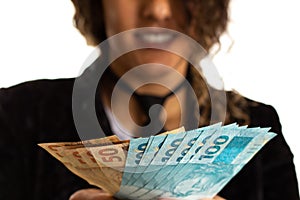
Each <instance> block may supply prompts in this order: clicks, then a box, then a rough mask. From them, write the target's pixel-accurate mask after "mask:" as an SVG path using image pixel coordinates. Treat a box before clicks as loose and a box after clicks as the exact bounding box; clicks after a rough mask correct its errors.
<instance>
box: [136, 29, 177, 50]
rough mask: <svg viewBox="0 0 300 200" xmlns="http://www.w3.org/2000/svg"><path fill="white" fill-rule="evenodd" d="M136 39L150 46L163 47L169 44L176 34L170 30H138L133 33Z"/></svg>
mask: <svg viewBox="0 0 300 200" xmlns="http://www.w3.org/2000/svg"><path fill="white" fill-rule="evenodd" d="M135 38H136V40H137V41H138V42H139V43H141V44H143V45H146V46H147V47H150V48H155V47H157V48H163V47H167V46H168V45H170V44H171V43H172V42H173V41H174V40H175V38H176V35H175V34H174V33H172V32H170V31H159V32H158V31H138V32H136V33H135Z"/></svg>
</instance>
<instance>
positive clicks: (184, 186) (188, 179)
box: [39, 124, 276, 200]
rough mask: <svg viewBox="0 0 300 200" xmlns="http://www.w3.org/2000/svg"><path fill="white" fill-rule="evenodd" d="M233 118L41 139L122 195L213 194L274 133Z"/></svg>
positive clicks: (96, 182)
mask: <svg viewBox="0 0 300 200" xmlns="http://www.w3.org/2000/svg"><path fill="white" fill-rule="evenodd" d="M269 130H270V129H269V128H247V127H246V126H242V127H240V126H238V125H236V124H230V125H226V126H221V124H214V125H211V126H207V127H203V128H199V129H195V130H190V131H184V129H183V128H180V129H177V130H174V131H173V132H168V133H166V134H161V135H156V136H151V137H147V138H136V139H131V140H130V141H120V140H119V139H118V138H117V137H116V136H110V137H107V138H100V139H94V140H89V141H83V142H77V143H74V142H73V143H72V142H71V143H70V142H67V143H44V144H39V145H40V146H41V147H43V148H44V149H46V150H47V151H48V152H49V153H50V154H51V155H53V156H54V157H55V158H57V159H58V160H59V161H61V162H62V163H64V165H65V166H66V167H67V168H68V169H69V170H70V171H72V172H73V173H75V174H76V175H78V176H80V177H81V178H83V179H85V180H87V181H88V182H89V183H90V184H92V185H95V186H98V187H100V188H102V189H104V190H105V191H107V192H109V193H111V194H112V195H114V196H115V197H117V198H118V199H141V200H142V199H145V200H148V199H149V200H150V199H158V198H160V197H173V198H180V199H201V198H212V197H214V196H215V195H217V194H218V192H220V191H221V189H222V188H223V187H224V186H225V185H226V184H227V183H228V182H229V181H230V180H231V179H232V178H233V177H234V176H235V175H236V174H237V173H238V172H239V171H240V170H241V169H242V168H243V166H244V165H245V164H246V163H248V162H249V160H250V159H251V158H252V157H253V156H254V155H255V154H256V153H257V152H258V151H259V150H260V149H261V148H262V147H263V146H264V145H265V144H266V143H267V142H268V141H269V140H271V139H272V138H273V137H274V136H276V134H275V133H272V132H269Z"/></svg>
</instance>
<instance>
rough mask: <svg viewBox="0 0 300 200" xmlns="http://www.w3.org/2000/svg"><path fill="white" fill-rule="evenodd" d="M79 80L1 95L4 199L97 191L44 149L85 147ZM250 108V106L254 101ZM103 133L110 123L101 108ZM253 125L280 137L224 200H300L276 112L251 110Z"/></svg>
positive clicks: (39, 199)
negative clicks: (76, 116)
mask: <svg viewBox="0 0 300 200" xmlns="http://www.w3.org/2000/svg"><path fill="white" fill-rule="evenodd" d="M73 83H74V79H59V80H53V81H50V80H39V81H32V82H27V83H23V84H20V85H17V86H14V87H11V88H9V89H1V90H0V135H1V140H0V160H1V165H0V199H1V200H4V199H6V200H14V199H31V200H47V199H49V200H55V199H59V200H66V199H68V198H69V196H70V195H71V194H72V193H73V192H75V191H76V190H78V189H83V188H88V187H91V186H90V185H89V184H88V183H87V182H85V181H84V180H82V179H81V178H79V177H77V176H76V175H74V174H72V173H71V172H70V171H69V170H68V169H67V168H66V167H64V166H63V164H61V163H60V162H59V161H57V160H56V159H55V158H53V157H52V156H51V155H49V154H48V153H47V152H46V151H44V150H43V149H41V148H40V147H38V146H37V144H38V143H45V142H59V141H61V142H63V141H79V140H80V138H79V136H78V135H77V132H76V128H75V126H74V122H73V116H72V89H73ZM249 102H250V100H249ZM97 105H98V106H97V111H98V117H99V119H100V123H101V127H102V128H103V129H104V131H105V132H106V134H107V135H111V134H112V132H111V129H110V126H109V122H108V120H107V118H106V116H105V112H104V110H103V107H102V105H101V104H100V103H98V104H97ZM250 115H251V125H250V126H260V127H272V130H271V131H273V132H276V133H277V134H278V136H276V137H275V138H274V139H273V140H271V141H270V142H269V143H268V144H267V145H266V146H265V147H264V148H263V149H262V150H261V151H260V152H259V153H258V154H257V155H256V156H255V157H254V158H253V159H252V160H251V161H250V162H249V163H248V164H247V165H246V166H245V167H244V168H243V169H242V170H241V172H240V173H238V175H237V176H236V177H234V178H233V180H232V181H231V182H230V183H229V184H228V185H227V186H226V187H225V188H224V189H223V190H222V192H221V193H220V196H222V197H224V198H227V199H233V200H242V199H243V200H245V199H246V200H247V199H249V200H276V199H280V200H282V199H286V200H297V199H299V197H298V195H299V193H298V185H297V180H296V174H295V169H294V164H293V155H292V153H291V151H290V149H289V147H288V145H287V144H286V142H285V140H284V138H283V136H282V133H281V125H280V122H279V119H278V116H277V113H276V111H275V110H274V108H272V107H271V106H268V105H264V104H258V105H257V106H250Z"/></svg>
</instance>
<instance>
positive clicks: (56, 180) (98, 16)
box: [0, 0, 299, 200]
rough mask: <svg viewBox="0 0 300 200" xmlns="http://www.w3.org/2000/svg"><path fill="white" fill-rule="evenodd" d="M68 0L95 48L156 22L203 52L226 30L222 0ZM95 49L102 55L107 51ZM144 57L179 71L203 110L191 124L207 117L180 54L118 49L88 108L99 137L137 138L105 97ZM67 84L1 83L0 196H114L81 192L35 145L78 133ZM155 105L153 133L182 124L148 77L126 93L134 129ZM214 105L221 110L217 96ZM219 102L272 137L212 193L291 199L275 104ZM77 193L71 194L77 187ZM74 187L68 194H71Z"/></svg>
mask: <svg viewBox="0 0 300 200" xmlns="http://www.w3.org/2000/svg"><path fill="white" fill-rule="evenodd" d="M73 3H74V5H75V8H76V14H75V17H74V19H75V24H76V26H77V28H78V29H79V30H80V31H81V33H82V34H83V35H84V36H85V37H86V39H87V41H88V44H90V45H94V46H95V45H98V44H99V43H100V42H102V41H104V40H105V39H107V38H109V37H111V36H114V35H116V34H118V33H121V32H123V31H127V30H132V29H136V28H142V27H162V28H167V29H172V30H174V31H178V32H181V33H183V34H186V35H188V36H190V37H192V38H193V39H195V40H196V41H198V42H199V43H200V44H201V45H202V46H203V47H204V49H206V50H207V51H209V50H210V48H211V47H212V46H213V45H214V44H216V43H218V41H219V37H220V35H221V34H222V33H223V32H224V31H225V29H226V24H227V20H228V17H227V11H228V3H229V2H228V0H221V1H220V0H211V1H201V0H187V1H183V0H151V1H149V0H147V1H146V0H130V1H120V0H103V1H99V0H85V1H83V0H73ZM144 34H145V35H142V36H141V38H142V40H144V42H146V43H155V44H157V43H159V42H162V41H163V42H166V41H167V42H170V41H169V40H171V39H170V37H168V36H167V34H168V33H164V32H147V33H144ZM126 42H127V41H124V43H123V45H124V46H126V45H127V44H128V43H126ZM167 42H166V43H167ZM171 42H172V41H171ZM154 47H156V46H154ZM102 53H103V55H107V56H110V55H111V53H112V52H102ZM145 63H160V64H162V65H164V66H168V67H169V68H171V70H172V71H176V72H177V73H178V74H180V75H181V76H182V77H186V79H187V80H188V81H189V82H190V84H191V86H192V88H193V90H194V92H195V94H196V97H197V103H198V105H199V109H198V108H197V109H194V111H195V110H197V112H198V111H199V110H200V112H201V117H200V119H199V121H198V122H197V125H198V126H204V125H208V124H209V123H210V119H211V115H212V114H211V113H210V110H211V107H212V106H211V103H210V92H209V89H208V88H207V86H206V83H205V81H204V78H203V77H202V76H201V75H200V74H199V73H198V71H197V70H196V69H195V68H194V67H192V66H190V65H189V64H188V62H187V61H186V60H185V59H183V58H182V57H180V56H178V55H175V54H173V53H170V52H166V51H162V50H158V49H157V48H150V49H142V50H136V51H132V52H129V53H126V54H125V55H122V56H121V57H119V58H118V59H116V60H115V61H114V62H113V63H112V64H111V65H110V67H109V69H108V70H107V71H105V73H104V75H103V76H102V77H101V81H100V84H99V87H98V90H97V93H96V101H95V102H96V104H95V106H96V111H97V117H98V120H99V123H100V124H101V127H102V128H103V130H104V132H105V134H106V135H111V134H118V136H120V137H124V138H128V137H134V136H135V135H129V134H128V132H129V133H132V132H134V127H132V126H131V125H130V124H129V125H128V124H126V120H125V121H124V120H121V123H120V124H116V122H115V121H113V120H112V118H110V116H111V114H113V112H112V109H113V108H112V107H111V106H110V102H111V101H112V99H113V98H112V94H113V89H114V86H115V84H116V83H117V80H119V79H120V78H121V77H122V76H124V75H125V74H126V73H127V72H129V71H130V70H132V69H135V67H136V66H140V65H143V64H145ZM169 68H168V69H169ZM166 69H167V68H166ZM146 70H148V71H147V73H150V74H151V73H153V74H152V75H154V76H158V75H161V74H163V73H164V72H165V71H164V70H165V68H163V69H162V71H159V72H158V73H157V72H153V71H152V70H151V68H150V70H149V69H146ZM89 73H90V71H89V70H87V71H86V72H85V73H84V74H83V75H82V76H81V77H83V78H82V80H85V79H84V78H85V76H86V74H89ZM73 84H74V79H63V80H53V81H49V80H40V81H34V82H28V83H24V84H20V85H18V86H15V87H12V88H9V89H2V90H1V92H0V100H1V101H0V130H1V131H0V132H1V134H2V135H3V139H2V140H1V141H0V148H1V151H0V152H1V153H0V155H1V158H2V159H3V161H4V162H3V163H5V165H2V166H1V167H0V173H1V174H0V177H1V178H0V183H1V187H0V199H67V198H68V197H70V196H71V197H70V199H72V200H76V199H114V198H113V197H111V196H109V195H108V194H106V193H104V192H102V191H101V190H98V189H86V188H90V187H91V186H89V185H88V184H87V183H86V182H84V181H83V180H81V179H79V178H78V177H76V176H75V175H72V174H71V173H70V172H68V171H67V170H66V169H65V168H64V167H63V166H60V165H59V164H58V163H57V162H56V161H55V160H54V159H51V158H50V157H49V156H48V155H47V154H46V153H45V152H43V151H41V150H39V149H38V148H37V147H36V143H40V142H57V141H77V140H78V139H79V137H78V135H77V131H76V129H75V125H74V122H73V116H72V90H73ZM129 86H130V85H129ZM173 86H174V88H179V89H178V92H179V93H180V91H182V92H183V93H184V92H185V91H186V90H187V89H186V88H185V87H181V81H180V79H175V80H173ZM129 88H130V87H129ZM174 88H172V89H174ZM125 91H126V90H125ZM130 92H131V91H130ZM125 93H126V92H125ZM216 93H217V92H216ZM129 94H130V93H129ZM216 95H217V94H216ZM179 97H183V98H185V100H186V101H183V102H184V103H185V104H188V103H189V102H188V99H189V98H186V97H187V95H185V94H183V95H181V96H180V95H179ZM188 97H189V96H188ZM157 102H159V103H160V104H162V105H163V106H164V109H165V110H164V112H165V115H164V114H161V112H159V113H156V114H157V115H159V116H156V118H160V119H162V120H165V123H164V124H163V126H162V127H160V128H161V129H162V130H160V131H163V130H171V129H174V128H177V127H178V126H180V125H182V123H181V114H182V113H181V106H180V102H179V101H178V100H177V98H176V96H174V95H172V94H171V93H170V90H169V89H167V88H166V87H163V86H161V85H159V84H155V83H150V84H146V85H141V86H140V87H138V88H137V89H136V90H134V94H133V95H132V98H131V99H130V104H129V107H130V115H131V116H132V118H133V120H134V122H135V123H136V124H138V125H141V126H145V125H147V124H148V123H149V117H148V115H147V111H148V110H147V109H148V108H149V107H150V106H151V105H152V104H154V103H157ZM115 105H122V99H121V98H119V99H116V104H115ZM144 105H147V106H144ZM219 105H220V107H222V106H221V102H219ZM226 107H227V112H226V118H225V123H226V124H227V123H231V122H238V123H239V124H240V125H244V124H247V125H250V126H260V127H272V131H273V132H276V133H277V134H278V136H277V137H276V138H275V139H273V140H272V141H271V142H270V143H268V144H267V145H266V146H265V147H264V149H262V150H261V151H260V152H259V153H258V154H257V155H256V156H255V157H254V158H253V159H252V160H251V161H250V163H249V164H247V166H245V168H244V169H243V170H242V171H241V172H240V173H239V174H238V175H237V176H236V177H234V179H233V180H232V181H231V182H230V183H229V184H228V185H227V186H226V187H225V188H224V189H223V190H222V191H221V192H220V194H219V196H217V197H215V199H222V198H226V199H256V200H259V199H264V200H266V199H272V200H273V199H290V200H296V199H299V194H298V185H297V180H296V175H295V169H294V164H293V155H292V153H291V151H290V149H289V147H288V145H287V144H286V142H285V140H284V138H283V136H282V133H281V125H280V122H279V119H278V116H277V114H276V111H275V110H274V109H273V108H272V107H271V106H268V105H264V104H261V103H257V102H253V101H251V100H248V99H246V98H243V97H242V96H240V95H238V94H235V93H233V92H228V93H227V106H226ZM120 118H122V116H120ZM158 123H159V122H158ZM80 189H83V190H80ZM76 190H79V191H77V192H75V191H76ZM14 191H16V192H14ZM73 192H75V193H74V194H73V195H71V194H72V193H73Z"/></svg>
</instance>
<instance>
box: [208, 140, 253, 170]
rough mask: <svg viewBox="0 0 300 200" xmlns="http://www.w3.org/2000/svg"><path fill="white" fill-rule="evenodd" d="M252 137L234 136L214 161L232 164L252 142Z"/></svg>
mask: <svg viewBox="0 0 300 200" xmlns="http://www.w3.org/2000/svg"><path fill="white" fill-rule="evenodd" d="M252 139H253V138H252V137H240V136H237V137H234V138H233V139H232V140H231V141H230V142H229V143H228V145H227V146H226V147H225V149H224V150H223V151H222V153H221V154H220V155H218V157H217V158H216V159H215V160H214V161H213V163H224V164H230V163H232V161H233V160H234V159H235V158H236V157H237V156H238V155H239V154H240V153H241V152H242V151H243V149H245V148H246V146H247V145H248V144H249V143H250V142H251V140H252Z"/></svg>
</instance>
